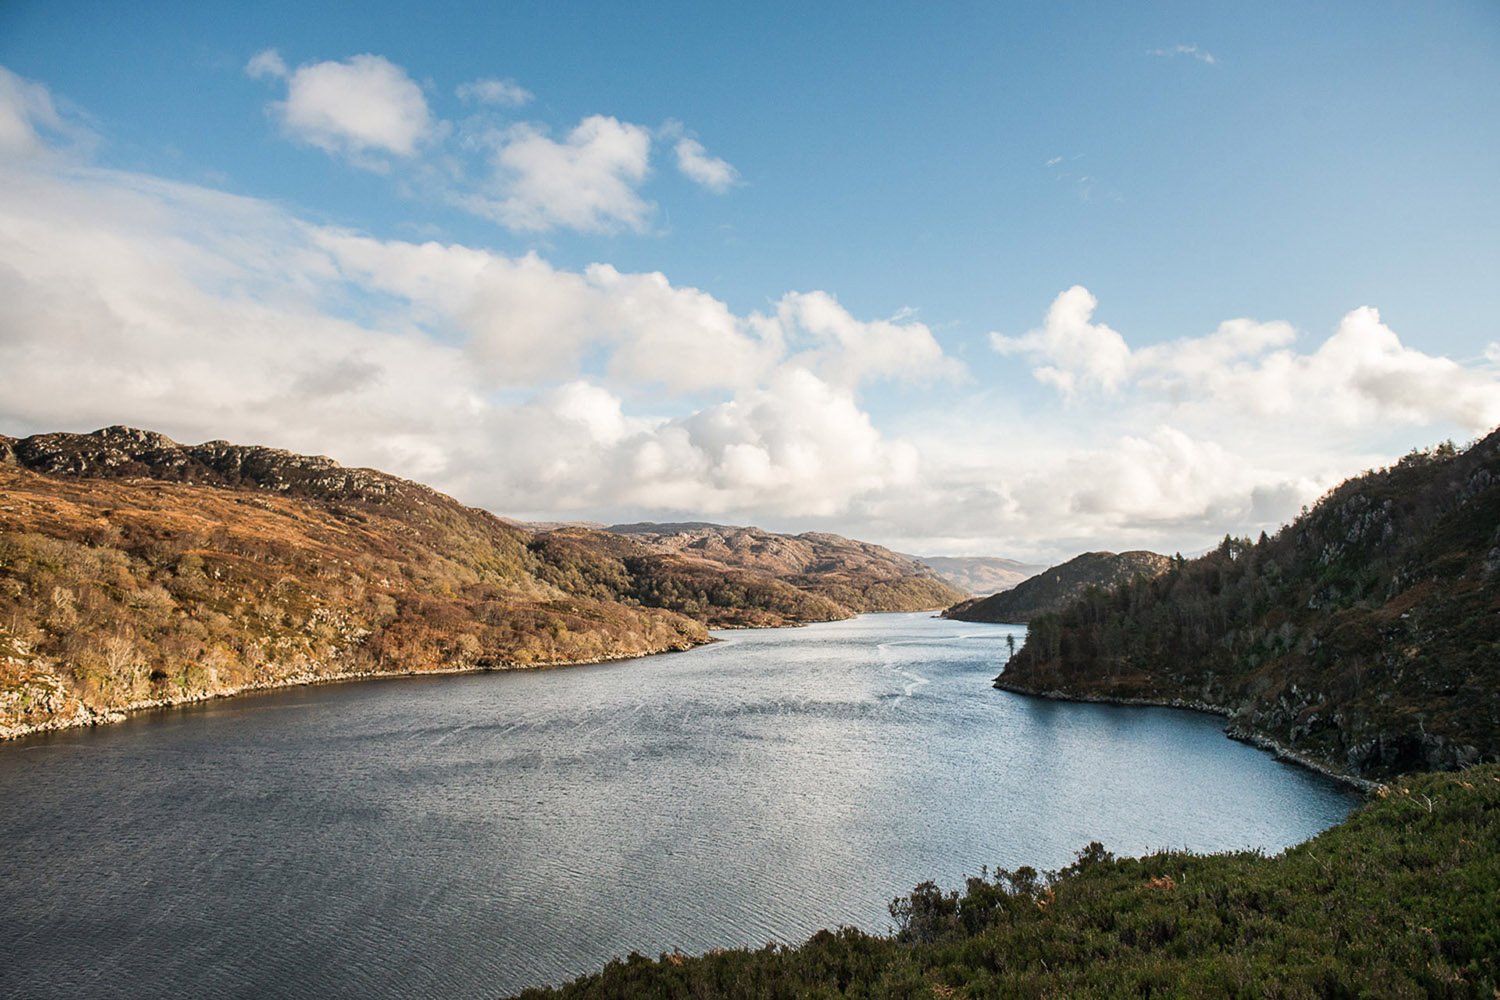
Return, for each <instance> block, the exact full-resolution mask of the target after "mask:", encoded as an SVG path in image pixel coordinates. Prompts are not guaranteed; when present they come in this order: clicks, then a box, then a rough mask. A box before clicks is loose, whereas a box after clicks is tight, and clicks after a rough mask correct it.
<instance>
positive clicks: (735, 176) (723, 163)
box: [676, 137, 740, 194]
mask: <svg viewBox="0 0 1500 1000" xmlns="http://www.w3.org/2000/svg"><path fill="white" fill-rule="evenodd" d="M676 153H677V169H678V170H680V171H682V174H683V176H685V177H687V178H688V179H689V180H691V181H693V182H694V183H696V184H701V185H702V186H704V187H706V188H708V189H709V190H710V191H712V192H714V193H715V194H723V193H724V192H725V191H728V190H729V189H730V188H731V187H733V186H734V183H735V181H737V180H739V176H740V175H739V171H737V170H735V169H734V167H732V166H730V164H729V162H728V161H727V160H721V159H719V158H718V157H717V156H709V155H708V150H706V149H704V148H703V143H701V142H699V141H698V140H697V139H689V138H687V137H683V138H681V139H678V140H677V146H676Z"/></svg>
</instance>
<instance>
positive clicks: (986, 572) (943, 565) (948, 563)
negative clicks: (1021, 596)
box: [912, 556, 1047, 597]
mask: <svg viewBox="0 0 1500 1000" xmlns="http://www.w3.org/2000/svg"><path fill="white" fill-rule="evenodd" d="M912 558H914V559H916V560H917V561H918V562H920V563H922V564H923V565H924V566H927V567H928V568H930V569H931V570H933V571H934V572H935V573H937V574H938V575H939V576H941V577H942V578H943V579H944V580H947V581H948V582H949V583H951V584H953V586H955V587H957V588H958V589H959V590H962V591H963V592H964V593H966V594H968V595H970V596H971V597H982V596H984V595H986V594H998V593H999V592H1000V591H1002V590H1009V589H1010V588H1012V587H1014V586H1015V585H1016V584H1018V583H1020V582H1021V581H1022V580H1027V579H1030V578H1031V577H1033V576H1036V575H1037V574H1038V573H1040V572H1041V571H1042V570H1044V569H1046V568H1047V567H1046V565H1045V564H1043V563H1023V562H1017V561H1016V560H1014V559H1000V558H998V557H995V556H913V557H912Z"/></svg>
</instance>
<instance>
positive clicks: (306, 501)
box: [0, 427, 930, 736]
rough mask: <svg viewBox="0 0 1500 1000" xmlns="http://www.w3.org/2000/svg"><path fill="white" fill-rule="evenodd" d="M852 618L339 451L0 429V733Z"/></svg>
mask: <svg viewBox="0 0 1500 1000" xmlns="http://www.w3.org/2000/svg"><path fill="white" fill-rule="evenodd" d="M851 544H857V543H851ZM815 577H816V572H815V571H811V570H810V571H808V572H806V573H802V574H799V578H807V579H813V578H815ZM841 579H842V577H838V576H833V577H830V581H831V583H830V587H833V588H836V587H837V586H838V585H839V581H840V580H841ZM898 582H899V581H898ZM923 606H930V602H927V601H920V602H909V603H908V604H907V605H906V606H905V607H903V608H902V610H906V609H914V608H916V607H923ZM861 609H862V608H860V609H856V608H853V607H850V606H849V605H847V604H844V603H841V602H839V601H838V600H836V599H835V598H832V597H829V596H827V595H825V594H824V593H821V592H818V593H814V592H810V591H808V590H804V589H801V588H799V586H797V585H796V583H795V582H786V581H783V580H779V579H775V578H772V577H770V576H768V575H767V574H765V573H760V572H756V571H752V570H748V569H747V570H731V569H727V568H725V566H723V565H720V564H717V563H713V562H709V561H703V560H698V559H694V558H690V557H687V556H682V555H678V554H675V553H672V552H666V551H661V550H659V549H657V548H653V547H650V546H648V545H645V544H642V543H641V542H638V541H636V540H634V539H632V538H630V537H626V536H621V535H614V534H606V533H602V532H596V531H589V530H585V529H577V528H568V529H562V530H557V531H550V532H543V533H534V532H531V531H527V530H523V529H521V528H519V527H517V526H515V525H513V524H510V523H508V522H505V521H503V520H502V519H500V518H498V517H495V516H493V515H491V514H489V513H486V512H484V511H481V510H476V509H473V508H469V507H465V506H463V505H462V504H460V503H458V502H457V501H455V500H453V499H452V498H450V497H446V496H444V495H442V494H440V493H437V492H436V491H434V490H431V489H429V488H427V487H425V486H421V485H419V484H417V483H413V482H409V481H407V480H403V479H398V478H397V477H394V476H390V475H387V474H385V473H381V472H376V471H374V470H370V469H348V468H344V467H343V466H340V465H339V464H338V463H336V462H334V461H332V460H331V459H328V458H322V457H309V456H304V455H293V454H290V453H288V452H284V451H279V450H276V449H271V448H257V447H244V446H237V445H231V444H228V443H226V442H222V441H215V442H209V443H207V444H202V445H193V446H185V445H179V444H177V443H176V442H174V441H172V440H170V439H168V438H166V437H163V436H162V435H160V434H154V433H151V432H149V431H140V430H134V429H131V428H126V427H111V428H107V429H105V430H102V431H97V432H95V433H93V434H43V435H37V436H34V437H29V438H25V439H21V440H16V439H12V438H7V437H3V436H0V736H3V735H15V734H17V733H20V732H26V731H30V730H32V729H36V728H45V727H50V726H60V725H76V724H84V723H91V722H98V721H104V720H107V719H113V718H118V717H120V716H121V713H122V712H124V711H125V710H128V709H131V708H136V707H143V706H148V705H159V704H174V703H178V702H183V701H191V700H195V699H199V698H204V697H210V696H215V695H222V694H229V693H233V692H235V691H241V690H247V689H254V688H262V687H274V686H280V685H284V684H294V683H306V682H310V681H316V680H322V679H332V678H338V677H347V676H363V675H370V674H378V673H386V672H409V671H430V670H445V669H476V668H479V669H483V668H511V667H524V666H541V665H547V664H556V663H571V662H580V661H593V660H601V659H610V658H618V657H627V656H638V655H641V654H644V653H652V652H659V651H663V650H669V649H684V648H687V647H689V646H692V645H695V644H698V643H702V642H705V641H707V640H708V634H707V631H706V628H705V626H722V625H747V624H748V625H784V624H794V623H797V622H804V621H815V620H823V619H830V618H840V617H848V616H849V615H851V614H853V613H854V612H855V610H861Z"/></svg>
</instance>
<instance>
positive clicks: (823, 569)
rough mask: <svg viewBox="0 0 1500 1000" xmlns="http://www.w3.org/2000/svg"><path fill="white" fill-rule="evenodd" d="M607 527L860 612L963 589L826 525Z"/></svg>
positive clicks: (938, 602) (905, 606)
mask: <svg viewBox="0 0 1500 1000" xmlns="http://www.w3.org/2000/svg"><path fill="white" fill-rule="evenodd" d="M607 530H608V531H609V532H611V533H613V534H618V535H624V536H626V537H628V538H630V539H631V540H632V541H635V542H639V543H640V544H642V545H644V546H646V547H647V548H649V549H651V550H652V551H655V552H661V553H672V554H675V555H678V556H682V557H685V558H689V559H692V560H695V561H697V562H700V563H705V564H708V565H710V566H715V567H719V568H721V569H724V570H731V571H745V572H750V573H755V574H760V575H764V576H767V577H770V578H772V579H775V580H779V581H781V582H783V583H785V584H788V585H791V586H793V587H796V588H797V589H798V590H801V591H804V592H806V593H809V594H813V595H816V596H818V597H820V598H823V599H825V600H827V601H830V602H832V603H833V604H834V605H837V606H838V607H841V608H845V609H847V610H848V611H849V612H854V613H860V612H870V611H929V610H937V609H939V608H942V607H945V606H947V605H948V604H950V603H952V602H953V601H954V600H956V599H957V598H960V597H962V596H963V595H962V593H961V592H960V591H958V590H957V589H955V588H954V587H953V586H952V585H951V584H949V583H948V582H947V581H946V580H943V579H942V578H940V577H939V576H938V574H937V573H935V572H934V571H933V570H932V569H931V568H929V567H928V566H925V565H924V564H923V563H922V562H921V561H919V560H917V559H914V558H912V557H911V556H903V555H899V554H898V553H895V552H892V551H891V550H890V549H887V548H884V547H882V546H879V545H875V544H872V543H870V542H860V541H855V540H853V539H850V538H844V537H843V536H841V535H832V534H827V533H825V532H817V531H809V532H804V533H803V534H800V535H781V534H775V533H773V532H769V531H764V530H762V529H760V528H752V527H740V526H735V525H723V524H710V523H708V522H704V521H690V522H684V523H672V524H652V523H649V522H646V523H638V524H617V525H613V526H611V527H610V528H608V529H607Z"/></svg>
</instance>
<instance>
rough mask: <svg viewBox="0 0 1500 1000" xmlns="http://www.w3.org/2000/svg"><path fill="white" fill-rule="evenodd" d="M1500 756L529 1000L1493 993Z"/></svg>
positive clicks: (629, 964)
mask: <svg viewBox="0 0 1500 1000" xmlns="http://www.w3.org/2000/svg"><path fill="white" fill-rule="evenodd" d="M1497 845H1500V767H1496V766H1493V765H1491V766H1485V767H1478V768H1474V769H1472V770H1470V771H1467V772H1465V773H1464V774H1462V775H1421V776H1413V777H1410V778H1407V779H1403V781H1402V782H1401V784H1400V785H1399V786H1397V787H1393V788H1388V789H1386V790H1385V791H1384V794H1382V795H1380V796H1377V797H1373V798H1371V799H1370V800H1369V801H1368V802H1367V803H1366V804H1365V805H1363V806H1361V807H1360V808H1359V809H1358V810H1356V811H1355V812H1354V813H1352V814H1351V815H1350V816H1349V817H1348V818H1347V819H1346V820H1345V821H1344V822H1343V823H1342V824H1340V825H1339V826H1336V827H1334V828H1332V829H1331V830H1327V831H1325V832H1323V833H1322V834H1320V835H1318V836H1317V837H1315V838H1313V839H1312V840H1309V841H1307V842H1306V843H1304V844H1299V845H1298V846H1296V847H1293V848H1290V849H1289V850H1287V851H1286V852H1285V853H1283V854H1281V855H1279V856H1277V857H1272V858H1268V857H1266V856H1265V855H1263V854H1261V853H1259V852H1250V851H1247V852H1242V853H1237V854H1216V855H1195V854H1188V853H1184V852H1178V851H1164V852H1162V853H1159V854H1154V855H1151V856H1149V857H1144V858H1139V859H1134V858H1114V857H1112V856H1111V855H1110V854H1109V853H1108V852H1107V851H1105V850H1104V848H1103V847H1102V846H1101V845H1099V844H1090V845H1089V846H1088V847H1086V848H1084V849H1083V850H1082V851H1081V852H1079V855H1078V859H1077V861H1076V862H1075V863H1074V864H1072V865H1069V866H1068V867H1067V868H1064V869H1063V870H1061V871H1058V872H1047V873H1038V872H1036V871H1034V870H1032V869H1030V868H1020V869H1017V870H1016V871H1004V870H1001V871H996V872H995V873H994V874H993V876H989V875H988V874H987V873H981V875H980V876H977V877H973V878H970V879H969V880H968V883H967V885H966V886H965V891H964V892H963V894H962V895H960V894H959V893H957V892H947V893H945V892H943V891H941V890H940V889H939V888H938V887H937V886H935V885H933V884H932V883H930V882H929V883H924V884H923V885H920V886H918V887H917V888H916V891H915V892H913V893H911V894H910V895H908V896H905V897H901V898H898V899H895V900H893V901H892V903H891V916H892V918H893V919H894V920H895V922H896V926H897V928H898V930H897V933H896V934H894V935H891V936H881V935H872V934H866V933H863V932H861V931H859V930H857V929H855V928H851V927H845V928H841V929H839V930H838V931H837V932H833V931H826V930H825V931H819V932H818V933H817V934H815V935H813V936H812V938H810V939H809V940H808V941H807V942H806V943H804V944H802V945H801V946H798V947H788V946H777V945H774V944H772V945H767V946H766V947H764V948H761V949H758V950H754V951H751V950H747V949H733V950H727V951H715V952H713V953H712V954H708V955H703V956H699V957H693V958H690V957H687V956H684V955H679V954H676V953H673V954H668V955H662V956H661V957H660V958H659V959H656V960H652V959H648V958H645V957H643V956H641V955H631V956H629V957H628V958H626V959H623V960H616V961H614V962H611V963H610V964H609V965H608V966H607V967H605V968H604V969H603V970H601V971H600V972H599V973H596V974H594V975H590V976H584V977H582V978H580V979H577V980H575V981H573V982H571V983H568V984H566V985H564V986H562V987H560V988H558V989H554V990H528V991H526V992H524V993H522V994H521V996H522V997H523V998H525V1000H543V998H548V997H555V998H559V1000H613V998H621V1000H624V998H636V997H673V998H675V997H705V998H724V1000H733V998H742V997H743V998H751V997H756V998H787V1000H791V998H796V997H912V998H916V997H1101V998H1102V997H1145V996H1171V997H1356V996H1380V997H1429V996H1430V997H1453V998H1473V1000H1490V998H1492V997H1493V996H1495V994H1496V993H1497V992H1500V892H1497V891H1496V890H1497V888H1500V846H1497Z"/></svg>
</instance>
